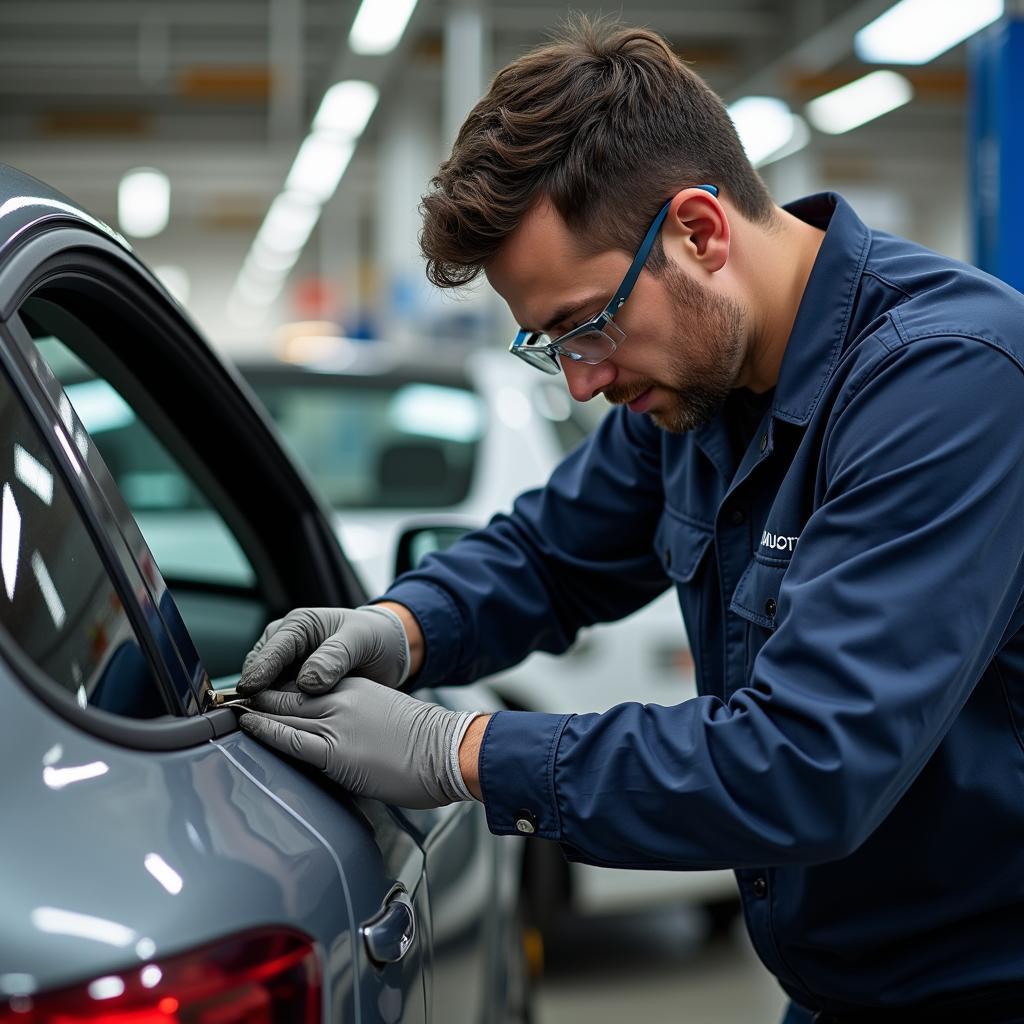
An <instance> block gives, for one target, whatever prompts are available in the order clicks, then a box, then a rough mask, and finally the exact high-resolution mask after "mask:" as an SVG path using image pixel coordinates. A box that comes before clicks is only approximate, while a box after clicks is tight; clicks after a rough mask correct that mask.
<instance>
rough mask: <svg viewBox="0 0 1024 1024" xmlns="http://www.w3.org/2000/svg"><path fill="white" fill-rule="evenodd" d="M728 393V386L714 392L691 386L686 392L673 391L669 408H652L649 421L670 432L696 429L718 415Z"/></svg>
mask: <svg viewBox="0 0 1024 1024" xmlns="http://www.w3.org/2000/svg"><path fill="white" fill-rule="evenodd" d="M728 394H729V388H728V387H726V388H725V389H724V391H719V390H715V391H714V392H712V391H708V390H705V389H703V388H700V389H692V388H691V389H689V390H688V391H686V392H682V391H673V392H672V397H673V401H672V403H671V405H670V406H669V408H667V409H663V410H659V411H653V410H652V412H651V414H650V416H651V422H652V423H653V424H654V425H655V426H656V427H658V428H659V429H661V430H667V431H668V432H669V433H670V434H685V433H687V432H688V431H690V430H697V429H698V428H700V427H703V426H704V425H705V424H706V423H710V422H711V420H713V419H714V418H715V416H717V415H718V412H719V410H720V409H721V408H722V406H723V404H724V403H725V399H726V398H727V397H728Z"/></svg>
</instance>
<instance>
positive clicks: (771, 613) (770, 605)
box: [764, 597, 778, 619]
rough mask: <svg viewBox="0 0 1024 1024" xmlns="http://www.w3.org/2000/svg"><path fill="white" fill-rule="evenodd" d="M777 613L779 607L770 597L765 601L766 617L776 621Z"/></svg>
mask: <svg viewBox="0 0 1024 1024" xmlns="http://www.w3.org/2000/svg"><path fill="white" fill-rule="evenodd" d="M777 611H778V606H777V605H776V604H775V601H774V599H773V598H770V597H769V598H768V600H767V601H765V603H764V613H765V615H767V616H768V618H769V619H774V618H775V613H776V612H777Z"/></svg>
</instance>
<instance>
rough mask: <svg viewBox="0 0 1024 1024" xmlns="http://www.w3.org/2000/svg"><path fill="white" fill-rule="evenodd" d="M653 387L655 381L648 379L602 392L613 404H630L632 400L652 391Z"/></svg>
mask: <svg viewBox="0 0 1024 1024" xmlns="http://www.w3.org/2000/svg"><path fill="white" fill-rule="evenodd" d="M652 387H654V381H646V382H641V383H639V384H633V385H632V386H630V387H625V386H623V387H620V388H608V390H607V391H604V392H602V394H603V395H604V397H605V399H606V400H607V401H608V402H610V403H611V404H612V405H628V404H629V403H630V402H635V401H636V400H637V399H638V398H639V397H640V396H641V395H642V394H644V392H646V391H650V389H651V388H652Z"/></svg>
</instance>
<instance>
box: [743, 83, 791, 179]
mask: <svg viewBox="0 0 1024 1024" xmlns="http://www.w3.org/2000/svg"><path fill="white" fill-rule="evenodd" d="M729 116H730V117H731V118H732V123H733V124H734V125H735V126H736V132H737V134H738V135H739V137H740V142H741V143H743V149H744V150H745V151H746V154H747V157H748V159H749V160H750V162H751V163H752V164H753V165H754V166H755V167H759V166H761V165H762V164H765V163H767V162H768V161H769V159H770V158H772V157H774V156H775V154H776V153H778V152H780V151H781V150H782V149H784V148H787V147H789V146H790V144H791V143H792V142H793V139H794V136H795V135H796V132H797V122H798V120H799V118H797V117H795V116H794V115H793V112H792V111H791V110H790V109H789V105H788V104H787V103H784V102H783V101H782V100H780V99H776V98H775V97H774V96H744V97H743V99H740V100H737V101H736V102H735V103H733V104H732V105H731V106H730V107H729ZM804 134H805V137H806V133H804ZM803 144H804V145H806V144H807V143H806V140H805V141H804V143H803ZM800 148H802V147H800ZM789 152H795V150H792V149H791V150H789Z"/></svg>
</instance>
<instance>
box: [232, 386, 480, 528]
mask: <svg viewBox="0 0 1024 1024" xmlns="http://www.w3.org/2000/svg"><path fill="white" fill-rule="evenodd" d="M243 372H244V371H243ZM248 377H249V383H250V384H251V385H252V387H253V390H254V391H255V392H256V394H257V395H258V396H259V398H260V400H261V401H262V402H263V404H264V405H265V406H266V407H267V411H268V412H269V413H270V415H271V416H272V417H273V419H274V421H275V422H276V423H277V425H278V427H279V428H280V430H281V433H282V434H283V435H284V439H285V442H286V444H287V445H288V446H289V447H290V448H291V450H292V453H293V455H295V457H296V458H297V459H298V460H299V461H300V462H302V463H303V464H304V465H305V466H306V468H307V470H308V471H309V473H310V474H311V475H312V477H313V479H314V480H315V481H316V483H317V485H318V487H319V488H320V490H321V492H322V493H323V494H324V496H325V497H326V498H327V500H328V501H329V502H330V504H331V505H333V506H334V507H335V508H345V509H358V508H367V509H370V508H372V509H399V508H444V507H447V506H450V505H455V504H458V503H459V502H461V501H463V500H465V498H466V496H467V494H468V493H469V487H470V483H471V481H472V476H473V470H474V467H475V464H476V459H477V455H478V451H479V447H480V441H481V438H482V436H483V431H484V424H485V416H484V408H483V404H482V403H481V401H480V399H479V397H478V396H477V395H476V394H475V392H473V391H472V390H470V389H469V388H468V387H466V386H459V385H457V384H449V383H444V384H441V383H429V382H425V381H410V380H403V379H398V378H394V379H392V378H363V377H354V378H344V377H338V376H326V375H325V376H323V377H318V376H316V375H313V374H310V375H308V376H303V377H301V378H291V379H280V378H279V379H274V378H273V377H269V376H263V375H258V374H255V373H249V374H248Z"/></svg>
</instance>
